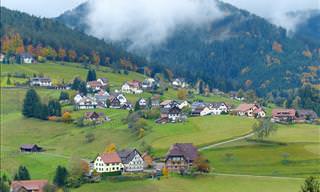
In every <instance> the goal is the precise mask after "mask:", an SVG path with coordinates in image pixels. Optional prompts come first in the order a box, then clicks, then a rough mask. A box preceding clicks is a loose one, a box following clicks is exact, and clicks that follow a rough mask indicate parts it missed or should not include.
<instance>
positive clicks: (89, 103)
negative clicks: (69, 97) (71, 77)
mask: <svg viewBox="0 0 320 192" xmlns="http://www.w3.org/2000/svg"><path fill="white" fill-rule="evenodd" d="M75 104H76V108H77V109H95V108H96V107H97V105H98V103H97V101H96V99H95V98H94V97H86V96H84V97H82V99H80V101H79V102H77V103H75Z"/></svg>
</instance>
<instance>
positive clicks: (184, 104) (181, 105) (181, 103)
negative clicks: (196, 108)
mask: <svg viewBox="0 0 320 192" xmlns="http://www.w3.org/2000/svg"><path fill="white" fill-rule="evenodd" d="M177 106H178V107H179V108H180V109H183V108H185V107H190V104H189V102H188V101H186V100H184V101H177Z"/></svg>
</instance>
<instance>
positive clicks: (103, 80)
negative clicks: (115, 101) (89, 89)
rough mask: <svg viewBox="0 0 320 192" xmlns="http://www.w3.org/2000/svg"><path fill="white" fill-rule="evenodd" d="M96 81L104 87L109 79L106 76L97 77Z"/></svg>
mask: <svg viewBox="0 0 320 192" xmlns="http://www.w3.org/2000/svg"><path fill="white" fill-rule="evenodd" d="M97 82H99V83H100V84H101V85H102V86H104V87H107V86H108V84H109V80H108V79H107V78H99V79H97Z"/></svg>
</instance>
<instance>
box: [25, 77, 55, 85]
mask: <svg viewBox="0 0 320 192" xmlns="http://www.w3.org/2000/svg"><path fill="white" fill-rule="evenodd" d="M30 85H31V86H40V87H51V86H52V82H51V79H50V78H46V77H35V78H31V79H30Z"/></svg>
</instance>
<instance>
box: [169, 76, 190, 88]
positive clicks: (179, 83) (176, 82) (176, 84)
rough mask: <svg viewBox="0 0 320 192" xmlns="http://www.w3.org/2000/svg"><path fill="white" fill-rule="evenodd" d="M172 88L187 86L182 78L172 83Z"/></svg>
mask: <svg viewBox="0 0 320 192" xmlns="http://www.w3.org/2000/svg"><path fill="white" fill-rule="evenodd" d="M172 86H173V88H186V87H188V84H187V83H186V82H185V80H184V79H182V78H177V79H174V80H173V81H172Z"/></svg>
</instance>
